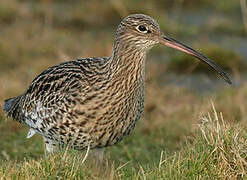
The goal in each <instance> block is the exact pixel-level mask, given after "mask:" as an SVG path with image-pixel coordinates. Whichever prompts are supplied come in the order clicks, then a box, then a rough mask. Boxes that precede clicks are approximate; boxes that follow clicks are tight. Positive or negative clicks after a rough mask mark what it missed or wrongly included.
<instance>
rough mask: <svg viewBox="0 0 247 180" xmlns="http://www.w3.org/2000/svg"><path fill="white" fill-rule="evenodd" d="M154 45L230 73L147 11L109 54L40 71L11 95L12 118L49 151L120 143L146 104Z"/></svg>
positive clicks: (127, 26) (126, 22)
mask: <svg viewBox="0 0 247 180" xmlns="http://www.w3.org/2000/svg"><path fill="white" fill-rule="evenodd" d="M155 44H163V45H165V46H168V47H171V48H175V49H178V50H180V51H183V52H185V53H187V54H190V55H192V56H195V57H196V58H198V59H200V60H201V61H203V62H204V63H207V64H208V65H210V66H211V67H212V68H213V69H214V70H216V71H217V72H218V73H219V74H220V75H221V76H222V77H223V78H224V79H225V81H227V82H228V83H229V84H230V83H231V81H230V79H229V77H228V76H227V74H226V73H225V72H224V71H223V70H222V69H221V68H220V67H219V66H218V65H217V64H215V63H214V62H213V61H212V60H210V59H209V58H207V57H206V56H204V55H202V54H200V53H199V52H197V51H195V50H193V49H192V48H190V47H188V46H186V45H184V44H182V43H180V42H178V41H176V40H175V39H172V38H170V37H168V36H166V35H165V34H164V33H162V32H161V31H160V27H159V25H158V23H157V22H156V21H155V20H154V19H152V18H151V17H149V16H147V15H143V14H133V15H129V16H128V17H126V18H125V19H123V20H122V22H121V23H120V25H119V26H118V28H117V31H116V36H115V42H114V47H113V50H112V54H111V56H110V57H98V58H83V59H76V60H73V61H69V62H64V63H62V64H59V65H56V66H53V67H50V68H48V69H47V70H45V71H44V72H42V73H41V74H40V75H38V76H37V77H36V78H35V79H34V80H33V81H32V83H31V85H30V86H29V88H28V89H27V90H26V91H25V92H24V93H23V94H21V95H20V96H17V97H14V98H10V99H7V100H6V101H5V105H4V110H5V112H6V113H7V115H8V116H10V117H12V118H13V119H15V120H16V121H18V122H20V123H22V124H25V125H27V126H28V127H30V131H29V132H28V135H27V138H30V137H32V136H33V135H34V134H35V133H38V134H40V135H41V136H42V137H43V138H44V142H45V144H46V150H47V152H48V153H51V152H54V150H55V149H56V147H57V146H59V145H64V144H69V145H71V146H72V147H73V148H75V149H79V150H82V149H85V148H87V147H90V148H104V147H106V146H109V145H113V144H116V143H117V142H119V141H120V140H122V139H123V138H124V137H125V136H127V135H128V134H130V132H131V131H132V130H133V129H134V127H135V124H136V122H137V121H138V120H139V119H140V117H141V115H142V112H143V107H144V97H145V96H144V95H145V94H144V91H145V57H146V53H147V52H148V50H149V49H150V48H151V47H153V46H154V45H155Z"/></svg>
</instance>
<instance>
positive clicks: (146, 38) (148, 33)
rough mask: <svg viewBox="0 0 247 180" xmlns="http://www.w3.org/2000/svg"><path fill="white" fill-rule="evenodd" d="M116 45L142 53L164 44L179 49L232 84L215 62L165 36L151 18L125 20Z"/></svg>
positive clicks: (142, 15)
mask: <svg viewBox="0 0 247 180" xmlns="http://www.w3.org/2000/svg"><path fill="white" fill-rule="evenodd" d="M116 43H122V44H123V45H124V47H125V48H129V47H134V48H136V49H137V50H140V51H147V50H148V49H150V48H151V47H153V46H154V45H155V44H162V45H165V46H168V47H171V48H174V49H177V50H179V51H182V52H184V53H186V54H189V55H192V56H194V57H196V58H198V59H200V60H201V61H203V62H204V63H206V64H208V65H209V66H211V67H212V68H213V69H214V70H215V71H217V72H218V73H219V74H220V75H221V76H222V77H223V78H224V80H225V81H226V82H228V83H229V84H231V80H230V78H229V77H228V75H227V74H226V73H225V72H224V71H223V70H222V69H221V68H220V67H219V66H218V65H217V64H216V63H215V62H214V61H212V60H211V59H209V58H208V57H206V56H204V55H203V54H201V53H199V52H198V51H196V50H194V49H192V48H191V47H189V46H187V45H185V44H183V43H181V42H179V41H177V40H175V39H173V38H170V37H168V36H167V35H165V34H164V33H163V32H162V31H161V30H160V27H159V24H158V23H157V22H156V21H155V20H154V19H153V18H151V17H150V16H147V15H144V14H132V15H129V16H127V17H126V18H124V19H123V20H122V21H121V23H120V25H119V26H118V29H117V32H116Z"/></svg>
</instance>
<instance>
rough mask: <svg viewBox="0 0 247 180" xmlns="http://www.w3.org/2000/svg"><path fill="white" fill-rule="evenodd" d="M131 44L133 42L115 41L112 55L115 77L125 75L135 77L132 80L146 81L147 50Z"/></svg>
mask: <svg viewBox="0 0 247 180" xmlns="http://www.w3.org/2000/svg"><path fill="white" fill-rule="evenodd" d="M129 44H131V43H121V42H117V43H115V45H114V48H113V51H112V55H111V57H110V64H111V69H112V70H113V71H112V72H114V76H115V78H117V77H119V78H124V77H125V78H133V79H132V81H133V80H136V81H140V80H142V81H144V79H145V59H146V51H144V50H141V49H139V48H137V47H135V46H131V45H129Z"/></svg>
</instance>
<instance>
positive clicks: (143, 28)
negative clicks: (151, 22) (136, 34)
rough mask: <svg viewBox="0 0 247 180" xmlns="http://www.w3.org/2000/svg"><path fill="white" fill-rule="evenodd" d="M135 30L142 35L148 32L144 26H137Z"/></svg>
mask: <svg viewBox="0 0 247 180" xmlns="http://www.w3.org/2000/svg"><path fill="white" fill-rule="evenodd" d="M137 29H138V31H140V32H142V33H146V32H148V30H147V28H146V26H144V25H140V26H137Z"/></svg>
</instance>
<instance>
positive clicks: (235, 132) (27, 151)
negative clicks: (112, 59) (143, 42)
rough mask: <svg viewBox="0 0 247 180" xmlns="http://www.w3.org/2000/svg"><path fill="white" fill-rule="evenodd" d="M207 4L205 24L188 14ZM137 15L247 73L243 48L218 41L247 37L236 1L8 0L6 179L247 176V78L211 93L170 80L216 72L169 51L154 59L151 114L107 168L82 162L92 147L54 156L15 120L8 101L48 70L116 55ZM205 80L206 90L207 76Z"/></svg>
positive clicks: (2, 20)
mask: <svg viewBox="0 0 247 180" xmlns="http://www.w3.org/2000/svg"><path fill="white" fill-rule="evenodd" d="M195 2H196V3H195ZM198 2H200V3H198ZM202 10H204V11H205V10H206V11H208V14H207V15H208V16H206V17H205V18H202V19H201V20H203V23H202V22H200V23H198V24H197V23H193V21H192V22H191V21H190V20H191V19H190V18H187V19H186V17H185V18H182V16H183V14H184V13H185V14H186V12H190V11H192V13H194V14H200V12H201V11H202ZM92 12H93V13H92ZM137 12H138V13H146V14H149V15H151V16H153V17H154V18H155V19H157V21H158V22H159V23H160V26H161V29H162V30H163V31H164V32H166V33H167V34H169V35H171V36H172V37H176V39H178V40H181V41H183V40H185V42H189V43H188V45H191V44H193V46H194V47H195V48H196V49H199V50H200V51H202V52H203V53H204V54H205V55H207V56H208V57H210V58H212V59H213V60H215V61H217V63H218V64H219V65H221V66H222V67H223V68H224V69H226V70H227V71H228V72H229V73H230V74H232V79H235V78H236V77H241V76H242V75H243V74H242V73H244V72H245V69H246V62H245V58H244V57H243V56H242V55H241V54H239V53H238V52H236V51H234V50H233V49H229V48H228V49H226V48H225V46H221V45H220V44H218V42H211V41H210V39H211V36H213V35H217V37H218V36H221V38H225V37H237V38H243V39H244V38H245V37H244V33H243V27H242V25H241V23H242V20H241V18H240V16H241V14H240V7H239V3H238V1H235V0H231V1H229V2H228V3H224V2H218V1H211V0H200V1H195V0H192V1H163V0H155V1H148V0H144V1H141V2H140V1H138V0H127V1H109V2H106V1H104V2H98V1H92V2H91V1H88V2H84V1H73V3H72V2H69V3H68V2H67V1H62V0H59V1H58V0H53V1H52V0H51V1H38V0H37V1H35V3H34V2H31V1H23V0H10V1H1V2H0V26H1V27H2V28H1V29H0V36H1V38H0V84H1V90H0V107H1V108H0V142H1V147H0V179H37V178H39V179H102V178H104V179H215V178H217V179H226V178H229V179H244V178H247V177H246V170H247V169H246V162H247V161H246V155H245V154H246V142H247V141H246V138H247V136H246V129H247V123H246V112H247V103H246V99H247V93H246V88H247V84H246V83H242V84H241V85H238V86H237V85H236V84H237V83H235V86H232V87H229V86H227V85H221V86H220V89H218V90H217V91H214V92H208V93H207V94H206V95H205V94H201V93H200V92H197V91H193V90H191V89H190V88H186V87H182V86H180V85H179V83H177V84H178V85H179V86H177V85H174V83H169V82H167V81H164V79H165V77H166V75H169V73H176V74H178V73H179V74H180V75H179V76H180V77H183V76H182V75H183V74H184V73H186V74H188V73H189V74H192V73H193V76H197V73H203V74H205V76H206V77H208V74H207V72H208V71H209V70H208V68H207V67H205V66H201V64H200V65H198V64H196V63H192V62H193V59H192V58H191V57H189V56H185V55H183V54H182V53H176V52H175V51H174V50H166V49H165V48H163V47H157V48H154V49H153V50H151V52H150V54H149V57H148V61H147V77H146V84H147V85H146V104H145V113H144V116H143V118H142V119H141V120H140V122H139V123H138V124H137V127H136V129H135V130H134V132H133V134H131V135H130V136H128V137H127V138H126V139H125V140H124V141H123V142H121V143H119V144H117V145H115V146H112V147H109V148H107V150H106V155H105V162H104V164H103V165H95V164H94V163H92V162H90V160H91V157H89V158H88V159H87V161H86V162H84V163H82V161H83V158H84V156H85V152H78V151H74V150H71V149H64V150H62V151H61V152H58V153H56V154H54V155H53V156H50V157H45V156H44V145H43V142H42V138H41V137H40V136H38V135H35V136H34V137H32V138H31V139H26V134H27V132H28V128H27V127H24V126H23V125H20V124H18V123H17V122H15V121H12V120H11V119H7V118H6V117H5V115H4V112H3V110H2V107H3V102H4V99H6V98H9V97H12V96H16V95H18V94H20V93H22V92H23V91H24V90H25V89H26V88H27V87H28V85H29V84H30V82H31V81H32V79H33V78H34V77H35V76H36V75H37V74H39V73H40V72H42V71H43V70H44V69H46V68H47V67H49V66H52V65H55V64H57V63H60V62H63V61H66V60H71V59H74V58H77V57H92V56H108V55H109V54H111V49H112V44H113V33H114V31H115V28H116V25H117V24H118V23H119V21H120V20H121V18H122V17H124V16H126V15H127V14H130V13H137ZM174 12H175V14H177V16H176V17H175V16H173V15H172V14H174ZM99 17H101V18H99ZM202 17H203V16H202ZM207 17H208V18H207ZM195 20H196V19H195ZM229 43H232V42H231V41H230V40H229ZM235 44H236V42H235ZM161 60H162V62H161ZM163 60H164V61H163ZM210 72H212V71H211V70H210ZM181 74H182V75H181ZM206 79H207V78H206ZM202 81H203V82H205V89H206V88H207V86H206V85H207V81H204V79H202ZM178 82H179V81H178ZM211 102H214V104H215V108H216V109H217V112H216V110H215V108H214V107H212V104H211ZM223 117H224V120H223ZM90 152H91V151H90Z"/></svg>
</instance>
